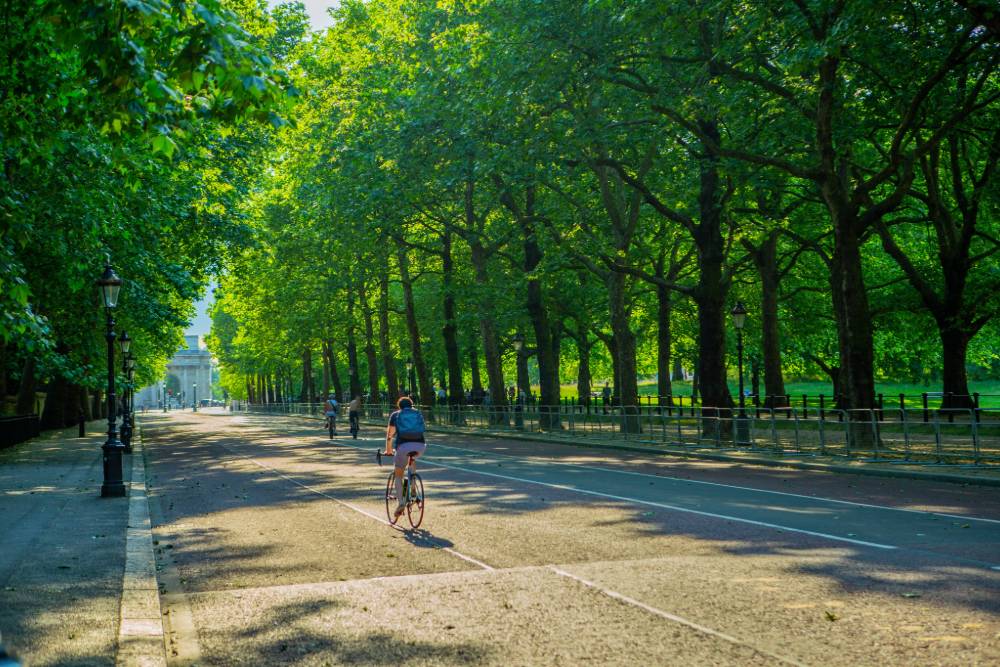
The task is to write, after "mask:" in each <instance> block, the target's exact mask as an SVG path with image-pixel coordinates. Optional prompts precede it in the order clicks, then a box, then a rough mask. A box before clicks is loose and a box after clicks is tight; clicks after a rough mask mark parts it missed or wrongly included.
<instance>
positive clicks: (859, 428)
mask: <svg viewBox="0 0 1000 667" xmlns="http://www.w3.org/2000/svg"><path fill="white" fill-rule="evenodd" d="M580 407H581V406H572V405H571V406H565V405H559V406H540V405H537V404H530V403H525V404H518V405H514V406H467V405H437V406H422V407H421V408H420V409H421V411H422V412H423V413H424V414H425V416H426V418H427V421H428V423H429V424H430V425H431V427H432V428H436V429H446V430H452V429H454V430H463V431H468V432H476V431H488V432H492V433H504V432H507V433H544V434H546V435H547V436H549V437H557V438H565V439H568V440H579V441H584V440H598V441H615V442H627V443H633V444H637V445H643V446H653V447H655V446H665V447H675V448H676V447H679V448H685V449H704V448H709V449H714V450H727V449H730V450H744V451H766V452H768V453H771V454H778V455H781V454H795V455H799V456H843V457H851V458H863V459H867V460H884V461H889V462H898V463H908V462H909V463H922V464H925V465H927V464H931V465H972V466H984V465H998V464H1000V409H996V410H988V409H983V408H970V409H959V408H950V409H930V408H928V409H927V410H925V409H924V408H923V407H922V406H920V407H915V408H912V409H911V408H902V409H901V408H890V407H885V408H882V409H878V408H875V409H869V410H842V409H838V408H834V407H826V406H824V407H812V406H811V405H808V404H807V405H806V406H805V407H803V406H802V405H801V404H800V405H797V406H787V407H773V408H768V407H763V406H750V407H746V408H745V409H744V410H743V411H742V412H741V411H740V410H739V408H725V409H717V408H707V407H702V406H694V407H692V406H690V405H686V406H680V405H674V406H670V405H667V406H660V405H640V406H631V407H621V406H608V407H607V409H606V410H605V409H604V408H603V406H598V409H594V408H593V406H591V409H590V410H586V409H584V410H580V409H579V408H580ZM392 409H393V408H392V407H391V406H389V405H381V404H369V405H366V406H365V407H364V409H363V413H362V419H363V420H364V421H366V422H367V423H369V424H376V425H380V426H384V425H385V423H386V422H385V420H386V418H387V416H388V415H389V413H390V412H391V411H392ZM234 410H237V411H249V412H263V413H269V414H289V415H303V416H311V417H315V418H317V419H320V418H322V415H323V406H322V405H321V404H301V403H285V404H271V405H254V406H247V405H239V404H237V405H234ZM343 416H344V418H346V411H345V412H344V414H343Z"/></svg>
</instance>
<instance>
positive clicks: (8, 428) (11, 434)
mask: <svg viewBox="0 0 1000 667" xmlns="http://www.w3.org/2000/svg"><path fill="white" fill-rule="evenodd" d="M39 429H40V424H39V420H38V415H21V416H17V417H0V448H3V447H10V446H12V445H16V444H18V443H20V442H24V441H25V440H30V439H31V438H34V437H36V436H38V434H39V433H40V430H39Z"/></svg>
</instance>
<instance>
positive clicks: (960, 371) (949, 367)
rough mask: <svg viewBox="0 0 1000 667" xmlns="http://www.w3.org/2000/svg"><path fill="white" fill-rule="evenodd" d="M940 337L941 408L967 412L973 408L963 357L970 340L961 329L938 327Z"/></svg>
mask: <svg viewBox="0 0 1000 667" xmlns="http://www.w3.org/2000/svg"><path fill="white" fill-rule="evenodd" d="M938 333H939V335H940V337H941V354H942V362H943V365H942V377H941V379H942V386H941V391H942V392H943V393H944V396H943V399H942V402H941V407H942V408H948V409H965V410H969V409H972V408H973V407H974V402H973V400H972V396H970V395H969V379H968V376H967V375H966V371H965V356H966V352H967V350H968V347H969V340H970V339H971V338H972V337H971V336H970V335H969V333H968V332H967V331H965V330H964V329H962V328H961V327H947V326H940V325H939V327H938Z"/></svg>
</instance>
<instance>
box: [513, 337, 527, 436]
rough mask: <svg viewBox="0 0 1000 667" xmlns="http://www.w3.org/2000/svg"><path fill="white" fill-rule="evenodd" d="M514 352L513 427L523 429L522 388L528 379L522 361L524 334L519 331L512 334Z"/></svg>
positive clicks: (523, 361)
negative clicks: (515, 376)
mask: <svg viewBox="0 0 1000 667" xmlns="http://www.w3.org/2000/svg"><path fill="white" fill-rule="evenodd" d="M513 343H514V351H515V352H516V353H517V359H516V360H515V362H514V366H515V368H516V369H517V371H516V372H517V381H516V382H517V388H516V390H515V393H514V404H515V405H514V426H515V428H523V427H524V415H523V414H522V412H523V411H524V400H525V398H526V394H525V392H524V391H523V387H525V386H526V385H527V384H528V378H527V377H526V375H527V373H525V370H526V362H525V360H524V334H522V333H521V332H520V331H518V332H517V333H515V334H514V338H513Z"/></svg>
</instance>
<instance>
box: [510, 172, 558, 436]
mask: <svg viewBox="0 0 1000 667" xmlns="http://www.w3.org/2000/svg"><path fill="white" fill-rule="evenodd" d="M525 200H526V204H525V209H524V211H525V215H524V216H523V217H522V219H521V220H520V221H519V222H520V223H521V233H522V234H523V236H524V275H525V276H526V282H527V310H528V317H530V318H531V326H532V328H533V329H534V331H535V343H536V345H537V350H538V351H537V353H538V385H539V393H540V394H541V396H540V399H539V403H540V405H539V415H538V420H539V426H540V427H541V428H543V429H558V428H560V424H559V409H558V406H559V365H558V363H557V362H556V360H555V358H554V355H553V351H554V348H553V341H552V330H551V328H550V326H549V317H548V312H547V311H546V308H545V304H544V302H543V301H542V283H541V281H540V280H539V279H538V273H537V271H536V270H537V269H538V265H539V264H540V263H541V261H542V249H541V247H540V246H539V245H538V238H537V236H536V235H535V227H534V224H533V223H532V219H533V217H534V188H528V190H527V194H526V197H525Z"/></svg>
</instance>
